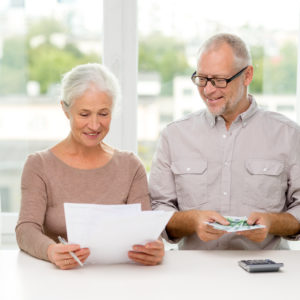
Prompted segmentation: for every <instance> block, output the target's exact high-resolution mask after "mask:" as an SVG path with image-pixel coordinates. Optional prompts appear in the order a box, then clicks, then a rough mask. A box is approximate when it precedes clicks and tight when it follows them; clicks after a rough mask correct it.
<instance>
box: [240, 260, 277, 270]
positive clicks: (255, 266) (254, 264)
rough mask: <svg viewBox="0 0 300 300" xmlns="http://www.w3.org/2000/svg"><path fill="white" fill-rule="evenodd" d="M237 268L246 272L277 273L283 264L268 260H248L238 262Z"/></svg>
mask: <svg viewBox="0 0 300 300" xmlns="http://www.w3.org/2000/svg"><path fill="white" fill-rule="evenodd" d="M238 263H239V266H240V267H242V268H243V269H244V270H246V271H247V272H250V273H253V272H277V271H278V270H279V268H280V267H283V263H276V262H274V261H273V260H270V259H257V260H256V259H249V260H240V261H239V262H238Z"/></svg>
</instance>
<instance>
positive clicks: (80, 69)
mask: <svg viewBox="0 0 300 300" xmlns="http://www.w3.org/2000/svg"><path fill="white" fill-rule="evenodd" d="M91 86H94V87H96V88H97V89H99V91H101V92H105V93H106V94H107V95H108V96H110V97H111V99H112V107H114V106H115V104H116V102H117V101H118V99H119V97H120V86H119V83H118V80H117V78H116V77H115V75H113V73H112V72H111V71H109V70H108V69H107V68H106V67H104V66H103V65H101V64H97V63H88V64H84V65H79V66H77V67H75V68H73V69H72V70H71V71H69V72H68V73H66V74H64V75H63V78H62V86H61V100H62V101H63V104H64V106H65V108H66V109H68V108H70V107H71V106H72V104H73V102H74V100H76V99H78V98H80V97H81V96H82V95H83V94H84V93H85V92H86V91H87V90H88V89H89V88H90V87H91Z"/></svg>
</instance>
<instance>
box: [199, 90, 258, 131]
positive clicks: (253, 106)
mask: <svg viewBox="0 0 300 300" xmlns="http://www.w3.org/2000/svg"><path fill="white" fill-rule="evenodd" d="M248 99H249V101H250V106H249V107H248V109H247V110H246V111H244V112H243V113H241V114H240V115H239V116H238V118H237V119H240V120H241V121H242V124H243V127H244V126H246V124H247V120H249V119H250V118H251V117H252V116H253V115H254V114H255V113H256V112H257V110H258V107H257V103H256V101H255V99H254V97H253V96H252V95H250V94H249V95H248ZM205 116H206V120H207V122H208V124H209V126H210V127H214V126H215V125H216V123H217V120H218V116H214V115H213V114H212V113H211V112H210V111H209V110H208V109H206V111H205Z"/></svg>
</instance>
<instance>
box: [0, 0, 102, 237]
mask: <svg viewBox="0 0 300 300" xmlns="http://www.w3.org/2000/svg"><path fill="white" fill-rule="evenodd" d="M0 19H1V26H0V195H1V202H2V205H1V208H2V214H3V218H2V222H3V223H5V224H4V226H3V227H2V228H3V230H4V229H5V230H6V228H9V231H10V232H13V229H14V225H15V220H16V218H17V216H16V213H17V212H18V211H19V208H20V199H21V194H20V179H21V173H22V169H23V165H24V162H25V160H26V157H27V155H28V154H30V153H32V152H36V151H39V150H43V149H46V148H49V147H51V146H52V145H54V144H55V143H57V142H58V141H59V140H61V139H63V138H64V137H66V136H67V134H68V131H69V125H68V122H67V120H66V118H65V117H64V114H63V113H62V110H61V109H60V105H59V101H60V99H59V83H60V79H61V75H62V74H63V73H65V72H66V71H69V70H70V69H71V68H72V67H74V66H76V65H78V64H81V63H86V62H101V60H102V57H101V53H102V43H101V40H102V1H98V0H72V1H71V0H61V1H57V0H44V1H40V0H26V1H24V0H23V1H20V0H18V1H16V0H7V1H1V3H0ZM14 213H15V214H14ZM9 217H12V218H13V220H14V221H10V220H8V219H9ZM7 220H8V221H7ZM7 224H9V225H7ZM3 242H5V240H3Z"/></svg>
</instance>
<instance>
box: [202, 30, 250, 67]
mask: <svg viewBox="0 0 300 300" xmlns="http://www.w3.org/2000/svg"><path fill="white" fill-rule="evenodd" d="M224 43H225V44H228V45H229V46H230V47H231V48H232V50H233V53H234V56H235V61H236V65H237V68H241V67H243V66H245V65H251V64H252V58H251V54H250V50H249V48H248V46H247V45H246V43H245V42H244V41H243V40H242V39H241V38H240V37H238V36H237V35H234V34H229V33H219V34H216V35H213V36H212V37H210V38H209V39H208V40H206V41H205V42H204V43H203V44H202V45H201V47H200V49H199V56H198V59H199V58H200V56H201V54H202V53H204V52H206V51H207V50H213V49H218V48H219V47H221V46H222V45H223V44H224Z"/></svg>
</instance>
